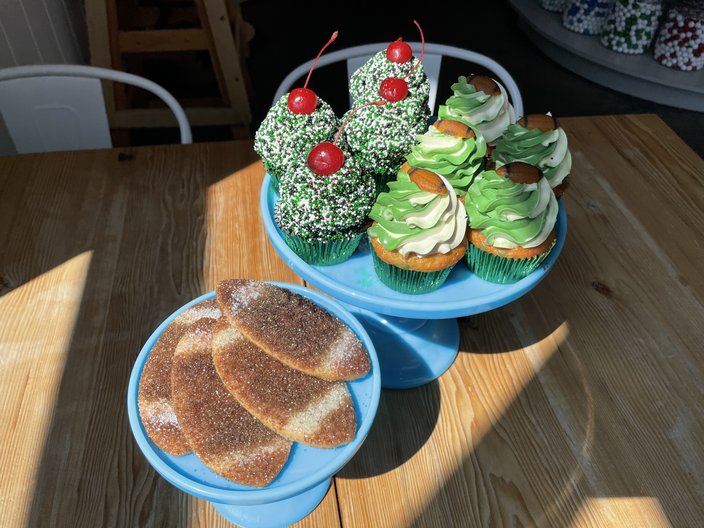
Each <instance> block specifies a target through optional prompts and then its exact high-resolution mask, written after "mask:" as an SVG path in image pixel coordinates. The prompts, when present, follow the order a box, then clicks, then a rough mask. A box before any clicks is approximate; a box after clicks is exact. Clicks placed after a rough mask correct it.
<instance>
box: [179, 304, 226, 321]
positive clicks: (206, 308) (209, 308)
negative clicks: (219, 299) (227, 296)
mask: <svg viewBox="0 0 704 528" xmlns="http://www.w3.org/2000/svg"><path fill="white" fill-rule="evenodd" d="M221 316H222V312H221V311H220V307H219V306H218V304H217V303H216V302H215V301H203V302H200V303H198V304H195V305H193V306H191V307H190V308H189V309H187V310H185V311H184V312H183V313H182V314H181V315H179V316H178V317H177V318H176V320H175V321H174V322H175V323H178V324H183V325H190V324H192V323H195V322H196V321H198V320H199V319H203V318H205V317H208V318H210V319H219V318H220V317H221Z"/></svg>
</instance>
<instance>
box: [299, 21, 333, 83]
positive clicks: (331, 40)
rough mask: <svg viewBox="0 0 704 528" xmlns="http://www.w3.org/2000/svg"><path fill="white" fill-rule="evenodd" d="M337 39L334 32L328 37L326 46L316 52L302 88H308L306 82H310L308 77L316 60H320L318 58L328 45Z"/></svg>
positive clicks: (316, 62)
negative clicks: (316, 54)
mask: <svg viewBox="0 0 704 528" xmlns="http://www.w3.org/2000/svg"><path fill="white" fill-rule="evenodd" d="M336 38H337V31H335V32H334V33H333V34H332V36H331V37H330V40H328V42H327V44H325V46H323V47H322V49H321V50H320V51H319V52H318V56H317V57H315V60H314V61H313V64H311V66H310V71H308V77H306V83H305V84H304V85H303V88H307V87H308V81H310V75H311V73H313V70H314V69H315V65H316V64H318V59H320V56H321V55H322V54H323V52H324V51H325V48H327V47H328V46H329V45H330V44H332V43H333V42H335V39H336Z"/></svg>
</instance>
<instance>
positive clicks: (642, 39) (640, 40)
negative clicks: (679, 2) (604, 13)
mask: <svg viewBox="0 0 704 528" xmlns="http://www.w3.org/2000/svg"><path fill="white" fill-rule="evenodd" d="M662 10H663V7H662V0H616V2H615V3H614V5H613V8H612V9H611V12H610V13H609V16H608V17H607V19H606V25H605V27H604V31H603V33H602V35H601V39H600V40H601V43H602V44H603V45H604V46H606V47H607V48H609V49H611V50H613V51H617V52H619V53H628V54H639V53H645V51H646V50H647V49H648V47H649V46H650V44H651V42H652V41H653V38H654V37H655V33H656V32H657V29H658V23H659V21H660V16H661V15H662Z"/></svg>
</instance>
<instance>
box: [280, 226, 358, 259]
mask: <svg viewBox="0 0 704 528" xmlns="http://www.w3.org/2000/svg"><path fill="white" fill-rule="evenodd" d="M363 235H364V233H363V232H362V233H358V234H356V235H354V236H352V237H351V238H345V239H341V240H331V241H325V242H324V241H321V240H315V241H313V242H308V241H306V240H304V239H302V238H301V237H297V236H293V235H288V234H286V233H283V236H284V241H285V242H286V245H287V246H288V247H290V248H291V249H292V250H293V252H294V253H296V255H298V256H299V257H301V258H302V259H303V260H305V261H306V262H307V263H308V264H312V265H314V266H332V265H333V264H339V263H340V262H344V261H345V260H347V259H348V258H350V257H351V256H352V253H354V252H355V250H356V249H357V246H359V242H360V241H361V240H362V236H363Z"/></svg>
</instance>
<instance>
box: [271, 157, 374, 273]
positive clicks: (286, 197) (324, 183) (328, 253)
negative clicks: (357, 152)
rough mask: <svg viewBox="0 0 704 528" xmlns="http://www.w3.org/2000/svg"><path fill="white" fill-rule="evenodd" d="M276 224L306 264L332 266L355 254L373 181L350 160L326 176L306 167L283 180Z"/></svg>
mask: <svg viewBox="0 0 704 528" xmlns="http://www.w3.org/2000/svg"><path fill="white" fill-rule="evenodd" d="M279 191H280V197H279V200H278V201H277V202H276V205H275V206H274V221H275V222H276V224H277V225H278V226H279V228H280V229H281V231H282V233H283V235H284V240H285V241H286V244H287V245H288V246H289V247H290V248H291V249H292V250H293V251H294V252H295V253H296V254H297V255H298V256H300V257H301V258H302V259H303V260H304V261H306V262H307V263H308V264H314V265H323V266H325V265H332V264H338V263H340V262H343V261H345V260H347V259H348V258H349V257H350V256H351V255H352V254H353V253H354V251H355V250H356V249H357V246H358V245H359V242H360V240H361V239H362V236H363V235H364V228H365V227H366V225H367V223H368V217H367V215H368V213H369V211H370V210H371V207H372V204H373V203H374V198H375V196H376V194H375V191H376V186H375V183H374V181H373V179H372V178H371V177H370V176H368V175H366V174H365V173H363V172H362V171H361V168H360V167H359V164H358V163H357V161H356V160H355V159H354V158H352V157H351V156H350V155H349V154H348V155H346V156H345V159H344V163H343V165H342V166H341V168H339V169H338V170H336V171H335V172H334V173H332V174H329V175H323V176H321V175H319V174H316V173H315V172H314V171H313V170H312V169H311V168H310V166H309V165H308V164H307V163H305V164H303V165H299V166H297V167H296V168H294V170H293V172H291V173H289V174H288V175H287V176H286V177H285V178H283V179H282V180H281V184H280V189H279Z"/></svg>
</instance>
